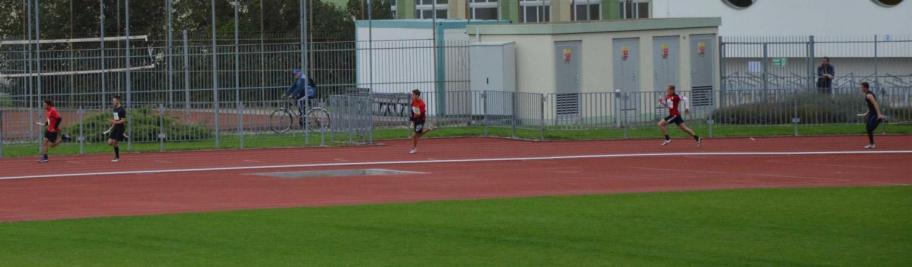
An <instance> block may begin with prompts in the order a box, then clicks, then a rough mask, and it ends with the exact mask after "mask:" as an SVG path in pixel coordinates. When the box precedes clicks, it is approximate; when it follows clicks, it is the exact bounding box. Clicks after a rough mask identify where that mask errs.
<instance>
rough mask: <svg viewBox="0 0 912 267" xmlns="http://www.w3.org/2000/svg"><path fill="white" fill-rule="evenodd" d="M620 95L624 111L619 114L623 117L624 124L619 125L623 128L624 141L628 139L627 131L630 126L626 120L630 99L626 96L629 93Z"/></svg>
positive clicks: (628, 131)
mask: <svg viewBox="0 0 912 267" xmlns="http://www.w3.org/2000/svg"><path fill="white" fill-rule="evenodd" d="M621 94H622V99H624V109H623V110H622V111H621V114H623V115H622V116H624V123H622V124H621V127H623V128H624V139H630V129H628V126H629V125H630V124H629V123H627V119H628V118H627V111H628V110H629V109H630V107H628V106H629V105H628V104H629V102H628V101H629V100H630V97H629V96H628V94H630V93H629V92H628V93H621Z"/></svg>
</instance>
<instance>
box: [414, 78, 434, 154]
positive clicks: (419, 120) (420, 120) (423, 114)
mask: <svg viewBox="0 0 912 267" xmlns="http://www.w3.org/2000/svg"><path fill="white" fill-rule="evenodd" d="M411 98H412V101H411V104H410V105H409V106H410V107H409V111H410V112H409V113H410V116H409V119H410V120H411V121H412V136H411V138H412V150H411V151H409V153H410V154H415V153H418V138H421V137H422V136H424V134H426V133H428V132H430V131H431V130H432V129H431V128H429V127H425V120H426V119H427V106H426V105H425V104H424V100H423V99H421V91H419V90H418V89H415V90H412V96H411Z"/></svg>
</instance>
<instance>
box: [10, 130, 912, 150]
mask: <svg viewBox="0 0 912 267" xmlns="http://www.w3.org/2000/svg"><path fill="white" fill-rule="evenodd" d="M691 127H693V128H694V130H696V131H697V133H698V134H700V135H703V136H708V135H709V127H708V126H707V125H704V124H691ZM862 127H863V126H861V125H855V124H822V125H801V126H798V131H799V134H800V135H860V134H863V128H862ZM881 127H882V128H881V129H879V133H886V134H905V135H908V134H912V124H890V125H885V126H881ZM794 131H795V129H794V126H792V125H764V126H753V125H747V126H743V125H724V126H718V125H716V126H714V127H713V129H712V136H713V137H748V136H750V137H767V136H793V135H794ZM670 133H671V135H672V136H673V137H684V136H685V135H684V133H683V132H681V131H680V130H678V129H676V128H674V127H673V128H671V129H670ZM408 134H409V132H408V130H406V129H376V130H374V132H373V138H374V140H375V141H382V140H391V139H404V138H407V137H408ZM484 135H485V127H482V126H469V127H445V128H441V129H438V130H437V131H434V132H432V133H431V134H429V135H428V137H430V138H442V137H473V136H484ZM487 136H493V137H514V134H513V131H512V129H511V128H510V127H488V129H487ZM515 137H516V138H522V139H529V140H538V139H541V138H542V137H544V139H545V140H605V139H623V138H630V139H647V138H661V136H660V134H659V132H658V130H657V129H656V128H655V127H651V126H645V127H636V128H630V129H628V130H627V131H626V134H625V130H624V129H618V128H609V129H573V130H568V129H559V128H546V129H545V131H544V135H542V131H541V129H529V128H519V129H517V131H516V135H515ZM335 140H336V142H331V140H330V139H329V137H326V140H324V141H325V144H326V145H329V146H335V145H344V142H345V141H347V140H348V136H347V135H340V134H337V135H335ZM307 141H308V142H305V138H304V135H302V134H297V135H291V134H287V135H274V134H259V135H248V136H245V137H244V147H245V148H279V147H306V146H319V145H320V144H321V140H320V136H319V135H318V134H312V135H310V139H309V140H307ZM239 147H240V138H239V137H238V136H237V135H223V136H222V139H221V144H220V146H219V147H218V148H219V149H237V148H239ZM83 149H84V152H85V153H87V154H95V153H111V148H110V147H108V146H107V145H105V144H98V143H95V144H86V145H85V147H84V148H83ZM160 149H161V146H160V144H159V143H136V144H133V147H132V149H130V150H126V149H125V148H124V149H122V151H129V152H153V151H159V150H160ZM206 149H216V146H215V140H214V139H208V140H202V141H189V142H166V143H165V145H164V150H166V151H184V150H206ZM79 152H80V150H79V145H78V144H77V143H64V144H62V145H61V146H59V147H57V148H54V149H53V150H52V151H51V154H52V155H75V154H79ZM36 155H38V145H37V144H35V143H18V144H4V145H3V156H4V157H25V156H36Z"/></svg>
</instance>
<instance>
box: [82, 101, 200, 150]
mask: <svg viewBox="0 0 912 267" xmlns="http://www.w3.org/2000/svg"><path fill="white" fill-rule="evenodd" d="M129 112H130V113H129V120H128V121H127V123H129V124H130V127H131V128H132V132H131V133H130V138H131V139H132V140H133V141H134V142H155V141H158V134H159V115H158V112H153V111H151V110H150V109H147V108H140V109H133V110H130V111H129ZM82 123H83V127H85V129H87V131H89V130H95V131H104V130H105V129H108V127H110V125H111V114H110V113H107V112H99V113H91V114H87V115H86V117H85V119H83V121H82ZM162 124H163V129H164V131H165V135H166V136H167V139H170V140H201V139H208V138H211V137H212V133H211V132H210V130H209V128H207V127H205V126H204V125H200V124H191V123H184V122H181V121H180V120H179V119H177V118H175V117H172V116H167V115H166V116H165V117H164V118H163V120H162ZM64 131H65V132H68V133H78V132H79V123H67V126H66V127H64ZM106 139H107V137H106V136H104V135H102V134H100V133H91V132H86V142H105V141H106Z"/></svg>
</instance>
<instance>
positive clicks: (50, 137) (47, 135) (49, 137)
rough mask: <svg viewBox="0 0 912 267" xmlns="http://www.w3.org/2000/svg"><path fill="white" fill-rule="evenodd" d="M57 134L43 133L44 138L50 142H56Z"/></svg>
mask: <svg viewBox="0 0 912 267" xmlns="http://www.w3.org/2000/svg"><path fill="white" fill-rule="evenodd" d="M57 137H58V133H52V132H48V131H44V138H45V139H47V140H48V141H51V142H57Z"/></svg>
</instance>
